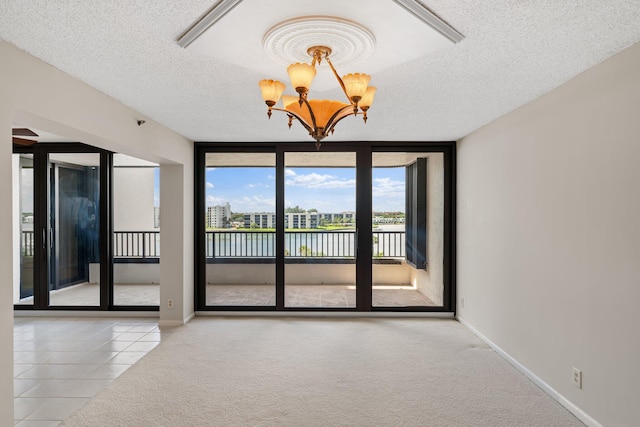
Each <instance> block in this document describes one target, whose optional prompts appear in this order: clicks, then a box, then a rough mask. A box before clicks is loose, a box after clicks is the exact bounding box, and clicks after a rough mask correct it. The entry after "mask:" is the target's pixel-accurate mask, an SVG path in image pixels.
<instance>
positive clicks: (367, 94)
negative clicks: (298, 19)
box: [259, 46, 376, 150]
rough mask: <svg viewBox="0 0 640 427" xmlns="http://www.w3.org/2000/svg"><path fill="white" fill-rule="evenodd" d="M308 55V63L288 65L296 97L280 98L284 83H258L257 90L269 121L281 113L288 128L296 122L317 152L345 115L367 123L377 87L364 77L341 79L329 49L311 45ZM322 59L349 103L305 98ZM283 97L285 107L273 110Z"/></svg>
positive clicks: (360, 75)
mask: <svg viewBox="0 0 640 427" xmlns="http://www.w3.org/2000/svg"><path fill="white" fill-rule="evenodd" d="M307 53H308V54H309V55H310V56H311V58H312V60H311V64H305V63H295V64H291V65H289V67H288V68H287V73H288V74H289V78H290V79H291V85H292V86H293V87H294V88H295V90H296V92H297V93H298V96H292V95H282V93H283V92H284V90H285V84H284V83H282V82H279V81H277V80H261V81H260V83H259V85H260V90H261V92H262V98H263V99H264V102H265V104H267V107H268V110H267V116H268V117H269V119H271V112H272V111H273V110H275V111H282V112H284V113H286V114H287V116H288V117H289V129H291V125H292V123H293V119H294V118H295V119H297V120H298V121H299V122H300V124H302V126H304V128H305V129H306V130H307V131H308V132H309V135H311V137H312V138H313V139H315V140H316V149H318V150H319V149H320V141H322V140H323V139H324V138H326V137H327V136H329V133H331V134H333V132H334V131H335V126H336V124H338V122H339V121H340V120H342V119H343V118H345V117H347V116H351V115H353V116H356V115H358V114H361V115H362V119H363V120H364V122H365V123H366V122H367V111H368V110H369V108H370V107H371V104H372V102H373V97H374V95H375V93H376V88H375V87H373V86H369V80H370V79H371V77H370V76H369V75H367V74H361V73H354V74H347V75H345V76H343V77H342V78H340V76H339V75H338V73H337V71H336V69H335V68H334V66H333V64H332V63H331V60H330V59H329V55H331V49H330V48H328V47H326V46H313V47H310V48H309V49H308V50H307ZM323 59H325V60H326V61H327V64H329V67H331V71H333V74H334V76H335V77H336V79H337V80H338V83H339V84H340V87H341V88H342V91H343V92H344V94H345V95H346V97H347V100H348V103H345V102H340V101H334V100H328V99H322V100H315V99H312V100H309V99H308V98H307V95H308V93H309V87H310V86H311V82H312V81H313V78H314V77H315V76H316V65H320V63H321V62H322V60H323ZM281 98H282V105H283V107H284V108H276V107H275V105H276V103H277V102H278V101H279V100H280V99H281Z"/></svg>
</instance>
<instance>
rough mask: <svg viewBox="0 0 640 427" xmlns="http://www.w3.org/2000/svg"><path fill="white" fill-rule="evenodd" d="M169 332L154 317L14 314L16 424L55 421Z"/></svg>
mask: <svg viewBox="0 0 640 427" xmlns="http://www.w3.org/2000/svg"><path fill="white" fill-rule="evenodd" d="M171 332H172V329H169V330H165V329H164V328H163V329H162V331H160V329H159V327H158V320H157V319H146V318H71V317H16V318H15V319H14V419H15V426H18V427H49V426H57V425H58V424H59V423H60V421H61V420H63V419H65V418H66V417H68V416H69V415H71V414H72V413H73V412H75V411H76V410H78V409H79V408H80V407H82V406H83V405H84V404H85V403H86V402H87V401H88V400H89V399H90V398H91V397H93V396H95V395H96V394H97V393H98V392H99V391H100V390H102V389H103V388H104V387H106V386H107V385H108V384H109V383H110V382H111V381H113V380H114V379H115V378H117V377H118V376H119V375H120V374H122V373H123V372H124V371H126V370H127V369H128V368H129V367H130V366H132V365H133V364H135V363H136V362H137V361H138V360H140V359H141V358H142V357H144V356H145V355H146V354H147V353H148V352H149V351H151V350H152V349H153V348H154V347H155V346H157V345H158V343H159V342H160V341H161V340H162V339H165V338H166V337H167V336H168V335H169V334H171Z"/></svg>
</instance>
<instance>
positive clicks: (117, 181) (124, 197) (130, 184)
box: [113, 167, 156, 231]
mask: <svg viewBox="0 0 640 427" xmlns="http://www.w3.org/2000/svg"><path fill="white" fill-rule="evenodd" d="M154 174H155V169H154V168H148V167H144V168H142V167H140V168H135V167H119V168H114V169H113V229H114V230H115V231H155V230H156V229H155V227H154V215H155V211H154V209H153V205H154V203H153V202H154V200H153V190H154V189H153V184H154V181H153V180H154Z"/></svg>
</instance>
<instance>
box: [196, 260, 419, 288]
mask: <svg viewBox="0 0 640 427" xmlns="http://www.w3.org/2000/svg"><path fill="white" fill-rule="evenodd" d="M414 270H415V269H414V268H413V267H410V266H408V265H407V264H373V284H374V285H409V284H410V283H411V274H412V273H411V272H412V271H414ZM206 275H207V284H252V283H254V284H258V285H259V284H263V283H265V284H270V285H275V281H276V273H275V265H274V264H207V267H206ZM285 276H286V282H287V283H288V284H292V285H320V284H325V285H344V284H348V283H355V281H356V266H355V264H287V265H286V271H285Z"/></svg>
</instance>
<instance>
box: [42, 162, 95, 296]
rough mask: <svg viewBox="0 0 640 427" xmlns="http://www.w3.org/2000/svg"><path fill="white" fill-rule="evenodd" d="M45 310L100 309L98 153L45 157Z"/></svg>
mask: <svg viewBox="0 0 640 427" xmlns="http://www.w3.org/2000/svg"><path fill="white" fill-rule="evenodd" d="M48 172H49V173H48V175H49V180H48V188H49V203H48V217H47V224H46V238H47V240H48V248H47V249H48V251H47V252H48V253H47V255H48V259H49V265H48V293H49V295H48V300H49V306H99V305H100V244H99V243H100V154H99V153H50V154H49V155H48Z"/></svg>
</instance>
